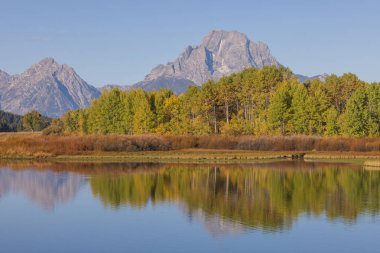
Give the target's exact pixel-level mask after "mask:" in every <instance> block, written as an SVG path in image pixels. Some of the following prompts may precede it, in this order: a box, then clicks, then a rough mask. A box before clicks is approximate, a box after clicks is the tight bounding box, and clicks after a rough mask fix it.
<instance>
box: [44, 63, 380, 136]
mask: <svg viewBox="0 0 380 253" xmlns="http://www.w3.org/2000/svg"><path fill="white" fill-rule="evenodd" d="M45 133H46V134H60V133H69V134H82V135H84V134H110V133H112V134H129V135H136V134H150V133H158V134H167V135H208V134H222V135H254V136H267V135H317V136H360V137H362V136H374V137H375V136H380V84H379V83H373V84H368V83H365V82H363V81H361V80H359V79H358V77H357V76H355V75H354V74H344V75H343V76H340V77H338V76H336V75H331V76H328V77H326V78H325V80H323V81H322V80H319V79H317V80H311V81H307V82H306V83H304V84H301V83H300V82H298V80H297V79H296V77H295V76H294V75H293V74H292V73H291V71H290V70H289V69H287V68H284V67H264V68H262V69H247V70H244V71H243V72H241V73H238V74H233V75H231V76H228V77H224V78H222V79H220V80H219V81H218V82H213V81H209V82H207V83H205V84H204V85H202V87H195V86H190V87H189V88H188V89H187V90H186V91H185V93H183V94H181V95H179V96H178V95H175V94H174V93H173V92H171V91H170V90H167V89H162V90H159V91H153V92H145V91H143V90H129V91H122V90H119V89H112V90H110V91H104V92H103V94H102V95H101V96H100V97H99V98H98V99H96V100H94V101H93V102H92V104H91V105H90V107H89V108H87V109H81V110H76V111H69V112H68V113H66V114H65V115H64V116H63V117H62V118H61V119H59V120H56V121H55V122H53V124H52V126H51V127H50V128H49V129H47V130H46V131H45Z"/></svg>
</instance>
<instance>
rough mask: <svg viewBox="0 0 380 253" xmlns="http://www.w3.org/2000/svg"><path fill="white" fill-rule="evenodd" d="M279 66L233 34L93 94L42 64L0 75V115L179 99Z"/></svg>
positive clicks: (68, 70) (56, 113) (59, 69)
mask: <svg viewBox="0 0 380 253" xmlns="http://www.w3.org/2000/svg"><path fill="white" fill-rule="evenodd" d="M280 65H281V64H280V63H279V62H278V61H277V60H276V58H275V57H273V56H272V54H271V52H270V50H269V47H268V46H267V45H266V44H265V43H263V42H254V41H251V40H249V39H248V37H247V36H246V35H245V34H243V33H240V32H236V31H220V30H219V31H212V32H211V33H209V34H208V35H207V36H206V37H204V38H203V41H202V43H201V44H200V45H198V46H188V47H186V48H185V50H184V51H183V52H182V53H181V54H180V56H179V57H178V58H177V59H175V60H174V61H172V62H169V63H167V64H166V65H163V64H160V65H158V66H157V67H155V68H153V69H152V70H151V72H150V73H149V74H148V75H146V77H145V79H144V80H143V81H141V82H138V83H136V84H134V85H132V86H120V85H107V86H104V87H101V88H99V89H97V88H95V87H94V86H92V85H90V84H88V83H87V82H86V81H84V80H83V79H82V78H81V77H80V76H79V75H78V74H77V73H76V72H75V70H74V69H73V68H72V67H70V66H68V65H66V64H63V65H60V64H58V63H57V62H56V61H55V60H54V59H53V58H45V59H43V60H41V61H40V62H38V63H37V64H34V65H32V66H31V67H30V68H29V69H27V70H26V71H25V72H23V73H21V74H18V75H9V74H7V73H6V72H4V71H1V70H0V109H1V110H4V111H7V112H12V113H15V114H25V113H27V112H29V111H31V110H37V111H39V112H40V113H42V114H44V115H46V116H49V117H60V116H61V115H62V114H63V113H65V112H66V111H68V110H75V109H79V108H85V107H87V106H88V105H89V104H90V102H91V100H93V99H94V98H97V97H99V96H100V94H101V91H102V90H104V89H110V88H113V87H119V88H121V89H124V90H128V89H131V88H142V89H144V90H147V91H151V90H154V89H156V90H158V89H160V88H169V89H172V90H173V91H174V92H175V93H177V94H179V93H182V92H184V91H185V90H186V89H187V87H188V86H189V85H202V84H203V83H205V82H206V81H208V80H215V81H216V80H218V79H219V78H221V77H223V76H226V75H230V74H232V73H236V72H240V71H242V70H244V69H246V68H262V67H264V66H280ZM298 78H299V80H300V81H301V82H303V81H305V80H307V79H310V78H309V77H306V76H302V75H298ZM312 78H320V79H323V78H324V77H323V76H315V77H312Z"/></svg>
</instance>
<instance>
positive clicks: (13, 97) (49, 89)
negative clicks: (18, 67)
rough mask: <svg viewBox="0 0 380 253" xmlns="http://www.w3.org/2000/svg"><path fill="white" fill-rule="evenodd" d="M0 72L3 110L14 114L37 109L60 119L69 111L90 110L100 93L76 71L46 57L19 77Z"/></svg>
mask: <svg viewBox="0 0 380 253" xmlns="http://www.w3.org/2000/svg"><path fill="white" fill-rule="evenodd" d="M4 73H5V72H3V71H2V72H1V73H0V87H1V90H0V109H1V110H4V111H7V112H12V113H15V114H20V115H22V114H25V113H27V112H29V111H31V110H37V111H39V112H40V113H41V114H43V115H45V116H49V117H60V116H61V115H62V114H63V113H65V112H66V111H68V110H75V109H79V108H85V107H87V106H88V105H89V104H90V102H91V100H93V99H94V98H97V97H99V96H100V92H99V91H98V90H97V89H96V88H95V87H93V86H91V85H89V84H88V83H86V82H85V81H84V80H83V79H82V78H81V77H80V76H79V75H78V74H77V73H76V72H75V70H74V69H73V68H72V67H70V66H68V65H66V64H63V65H60V64H58V63H57V62H56V61H55V60H54V59H53V58H45V59H43V60H42V61H40V62H39V63H37V64H34V65H32V66H31V67H30V68H29V69H27V70H26V71H25V72H23V73H22V74H19V75H14V76H9V75H7V74H6V73H5V74H4Z"/></svg>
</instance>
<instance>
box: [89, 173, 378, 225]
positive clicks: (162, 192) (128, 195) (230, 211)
mask: <svg viewBox="0 0 380 253" xmlns="http://www.w3.org/2000/svg"><path fill="white" fill-rule="evenodd" d="M90 184H91V189H92V191H93V194H94V195H95V196H97V197H99V198H100V199H101V200H102V202H103V203H104V205H110V206H112V207H115V208H117V207H119V206H121V205H131V206H134V207H143V206H145V205H146V204H147V203H148V202H152V203H158V202H162V201H170V202H174V201H175V202H180V203H182V204H184V205H185V206H186V208H187V209H188V211H189V212H196V211H197V210H202V212H204V213H205V214H206V215H208V216H218V217H220V218H222V219H226V220H230V221H234V222H238V223H240V224H242V225H244V226H246V227H255V228H263V229H269V230H272V229H275V230H277V229H282V228H286V227H288V226H290V225H291V224H292V222H293V221H294V220H295V219H296V218H297V217H299V215H300V214H304V213H306V214H312V215H319V214H322V213H326V216H327V217H328V218H330V219H337V218H342V219H344V220H347V221H354V220H355V219H356V218H357V217H358V215H359V214H360V213H364V212H366V213H370V214H376V213H378V211H379V203H380V173H378V172H369V171H365V170H360V169H349V168H339V167H331V168H327V169H326V168H324V169H318V168H314V169H246V168H231V167H223V166H216V167H213V166H208V167H203V168H199V167H198V168H191V167H189V166H178V167H175V168H168V169H160V170H156V171H154V172H152V171H150V172H149V173H134V174H124V175H117V176H115V175H97V176H94V177H92V178H91V180H90Z"/></svg>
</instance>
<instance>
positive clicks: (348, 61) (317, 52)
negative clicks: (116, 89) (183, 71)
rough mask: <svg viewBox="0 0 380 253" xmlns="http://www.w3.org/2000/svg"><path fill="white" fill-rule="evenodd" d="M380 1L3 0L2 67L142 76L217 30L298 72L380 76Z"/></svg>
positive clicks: (105, 79) (106, 77) (94, 76)
mask: <svg viewBox="0 0 380 253" xmlns="http://www.w3.org/2000/svg"><path fill="white" fill-rule="evenodd" d="M379 11H380V1H378V0H250V1H248V0H247V1H245V0H229V1H224V0H215V1H214V0H208V1H207V0H187V1H182V0H150V1H149V0H124V1H121V0H120V1H117V0H88V1H86V0H0V31H1V32H0V33H1V35H0V69H2V70H4V71H6V72H8V73H10V74H16V73H20V72H22V71H24V70H25V69H26V68H27V67H29V66H30V65H31V64H33V63H35V62H38V61H39V60H40V59H42V58H44V57H47V56H51V57H54V58H55V59H56V60H57V61H58V62H59V63H67V64H69V65H71V66H73V67H74V68H75V69H76V71H77V72H78V74H79V75H80V76H82V77H83V78H84V79H85V80H86V81H87V82H89V83H91V84H93V85H95V86H101V85H104V84H108V83H115V84H133V83H135V82H137V81H140V80H142V79H143V78H144V76H145V75H146V74H147V73H149V71H150V70H151V69H152V68H153V67H154V66H156V65H157V64H159V63H167V62H168V61H172V60H173V59H175V58H176V57H177V56H178V55H179V54H180V53H181V52H182V51H183V49H184V48H185V47H186V46H188V45H197V44H199V43H200V42H201V40H202V38H203V37H204V36H205V35H206V34H207V33H208V32H210V31H211V30H213V29H224V30H238V31H240V32H243V33H245V34H247V35H248V37H249V38H250V39H251V40H254V41H264V42H266V43H267V44H268V45H269V47H270V49H271V51H272V54H273V55H274V56H275V57H276V58H277V59H278V60H279V61H280V62H281V63H282V64H283V65H285V66H288V67H290V68H291V69H292V70H293V71H294V72H295V73H299V74H304V75H315V74H322V73H337V74H342V73H344V72H354V73H356V74H358V75H359V77H360V78H361V79H363V80H366V81H376V80H377V81H380V61H379V59H380V14H379Z"/></svg>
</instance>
